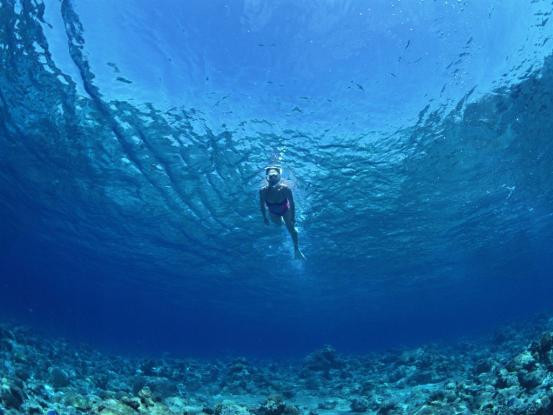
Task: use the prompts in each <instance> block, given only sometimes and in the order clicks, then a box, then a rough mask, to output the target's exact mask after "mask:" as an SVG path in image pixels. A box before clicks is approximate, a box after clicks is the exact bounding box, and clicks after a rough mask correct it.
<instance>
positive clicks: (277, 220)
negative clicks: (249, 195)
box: [269, 213, 282, 225]
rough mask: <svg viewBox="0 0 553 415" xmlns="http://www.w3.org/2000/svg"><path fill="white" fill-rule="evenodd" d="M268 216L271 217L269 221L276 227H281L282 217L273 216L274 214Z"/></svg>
mask: <svg viewBox="0 0 553 415" xmlns="http://www.w3.org/2000/svg"><path fill="white" fill-rule="evenodd" d="M269 216H270V217H271V220H272V221H273V223H274V224H276V225H282V216H279V215H275V214H274V213H269Z"/></svg>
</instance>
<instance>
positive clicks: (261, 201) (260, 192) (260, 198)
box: [259, 189, 267, 221]
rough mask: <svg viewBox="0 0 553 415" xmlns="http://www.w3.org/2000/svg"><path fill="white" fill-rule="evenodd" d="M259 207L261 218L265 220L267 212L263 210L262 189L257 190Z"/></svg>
mask: <svg viewBox="0 0 553 415" xmlns="http://www.w3.org/2000/svg"><path fill="white" fill-rule="evenodd" d="M259 209H261V214H262V215H263V220H264V221H267V213H266V212H265V198H264V197H263V189H261V190H259Z"/></svg>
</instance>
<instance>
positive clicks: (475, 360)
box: [0, 319, 553, 415]
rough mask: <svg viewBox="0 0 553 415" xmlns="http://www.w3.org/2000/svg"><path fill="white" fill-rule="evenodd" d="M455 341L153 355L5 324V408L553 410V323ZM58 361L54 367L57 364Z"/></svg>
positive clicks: (265, 414) (0, 405)
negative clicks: (361, 351) (102, 348)
mask: <svg viewBox="0 0 553 415" xmlns="http://www.w3.org/2000/svg"><path fill="white" fill-rule="evenodd" d="M502 332H503V333H509V335H508V336H506V337H505V338H504V339H502V340H501V342H498V341H497V334H494V335H492V336H490V337H489V338H486V339H476V340H473V341H471V342H468V341H464V342H460V343H456V344H449V345H448V344H442V345H425V346H421V347H418V348H413V349H406V350H402V351H390V352H382V353H371V354H369V355H366V356H348V355H342V354H338V353H337V352H336V351H335V350H334V349H333V348H331V347H329V346H327V347H324V348H323V349H321V350H318V351H315V352H313V353H311V354H310V355H308V356H307V357H306V358H305V359H303V360H290V361H286V362H282V361H279V362H276V361H275V362H272V361H263V360H247V359H245V358H234V359H228V360H199V359H179V358H168V357H166V358H160V359H155V360H152V359H151V358H148V359H140V358H132V359H131V358H125V357H120V356H110V355H104V354H102V353H100V352H98V351H96V350H93V349H91V348H90V347H86V346H82V345H71V344H69V343H66V342H62V341H59V340H55V339H48V338H44V337H40V336H38V335H37V334H36V333H33V332H31V331H30V330H28V329H26V328H24V327H19V326H17V327H16V326H8V325H4V326H1V327H0V344H2V347H1V348H0V360H1V361H2V362H4V363H3V368H4V374H3V377H2V379H1V382H0V414H2V415H16V414H17V415H19V414H37V415H42V414H48V415H56V414H57V415H63V414H68V415H79V414H94V415H131V414H132V415H137V414H148V415H165V414H166V415H175V414H178V415H182V414H186V415H192V414H197V415H300V414H301V415H303V414H305V415H330V414H339V413H359V414H377V415H397V414H418V415H423V414H451V413H458V414H490V415H491V414H518V415H523V414H525V415H526V414H530V415H547V414H551V413H553V319H552V320H546V319H540V320H536V321H534V322H531V323H527V324H525V325H522V326H520V327H516V328H513V327H511V328H509V327H505V328H503V329H502ZM53 362H55V365H53Z"/></svg>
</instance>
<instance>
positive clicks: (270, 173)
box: [259, 166, 305, 259]
mask: <svg viewBox="0 0 553 415" xmlns="http://www.w3.org/2000/svg"><path fill="white" fill-rule="evenodd" d="M281 173H282V169H281V168H280V167H278V166H269V167H266V168H265V175H266V176H267V185H266V186H263V187H262V188H261V189H260V190H259V207H260V209H261V214H262V215H263V221H264V222H265V225H268V224H269V220H268V219H267V212H266V211H265V206H266V207H267V209H268V210H269V216H270V217H271V220H272V221H273V223H275V224H277V225H281V224H282V221H283V220H284V223H285V224H286V228H287V229H288V232H289V233H290V236H291V237H292V242H293V243H294V257H295V258H296V259H305V257H304V256H303V254H302V253H301V251H300V248H299V244H298V231H297V230H296V227H295V226H294V225H295V222H296V205H295V203H294V196H293V195H292V189H290V188H289V187H288V186H286V184H284V183H281V181H280V175H281Z"/></svg>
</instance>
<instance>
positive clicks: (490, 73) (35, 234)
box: [0, 0, 553, 353]
mask: <svg viewBox="0 0 553 415" xmlns="http://www.w3.org/2000/svg"><path fill="white" fill-rule="evenodd" d="M552 10H553V6H552V5H551V2H549V1H540V0H533V1H531V2H519V1H494V0H493V1H492V0H490V1H482V2H472V1H441V0H436V1H423V0H419V1H411V2H405V1H392V0H386V1H384V0H380V1H370V2H369V1H341V2H331V1H328V2H315V1H302V2H294V1H287V0H283V1H279V2H273V1H268V0H267V1H266V0H241V1H240V0H231V1H226V2H225V1H212V2H201V1H189V2H177V1H170V0H164V1H156V2H150V1H146V0H138V1H136V0H133V1H130V0H121V1H117V2H113V1H108V0H98V1H94V2H92V1H85V0H72V1H70V0H63V1H57V0H45V1H43V2H42V1H31V0H21V1H14V0H4V1H2V2H0V215H1V218H2V220H1V222H0V248H1V250H2V252H1V253H0V259H1V264H0V272H1V275H2V283H3V285H2V287H3V288H2V290H1V292H0V298H1V299H2V302H3V304H4V306H3V308H2V311H3V313H4V314H5V315H6V316H11V317H13V316H16V318H23V319H26V320H31V321H34V322H36V323H37V324H40V325H43V326H46V327H51V328H54V329H55V330H58V331H59V330H62V331H63V332H64V333H65V334H67V335H77V336H81V335H84V336H85V337H87V338H93V339H102V340H107V339H109V341H114V342H115V343H120V344H124V343H126V342H130V343H133V344H136V343H140V344H147V345H150V346H151V345H155V347H158V348H161V349H172V348H177V349H179V350H183V348H186V347H188V348H190V350H192V349H193V350H194V351H196V352H199V351H200V352H205V351H206V350H217V351H220V350H241V351H251V352H253V351H255V352H259V353H263V351H273V352H274V351H276V350H278V351H281V352H282V351H284V350H289V351H296V350H300V351H301V350H304V349H306V348H308V347H313V346H317V345H320V344H322V343H325V342H331V343H333V344H337V345H338V346H339V347H343V348H349V349H355V350H359V349H366V348H369V349H370V348H372V347H376V346H379V345H389V344H396V343H398V342H409V341H418V340H420V339H423V338H439V337H441V336H444V335H446V336H447V335H452V334H459V333H461V334H463V333H469V332H472V331H474V330H476V329H479V328H486V327H490V326H491V325H493V324H495V322H497V321H498V320H504V319H511V318H518V317H521V316H525V315H527V314H529V313H533V312H535V311H538V310H543V309H551V302H550V298H549V295H548V294H547V293H548V292H549V290H550V289H551V288H553V286H552V285H553V284H551V282H550V277H551V269H552V268H551V267H552V265H553V264H552V262H551V254H552V253H553V252H552V249H551V237H552V236H553V208H552V201H553V193H552V191H553V185H552V180H551V174H552V172H553V147H552V145H553V144H552V143H553V134H552V131H553V118H552V117H551V115H552V109H553V61H552V58H551V52H552V51H551V48H552V45H553V43H551V42H553V40H552V39H551V35H552V34H553V26H552V24H551V22H550V15H551V11H552ZM271 163H278V164H280V165H282V166H283V169H284V171H283V176H284V178H285V179H286V180H287V181H288V183H289V184H290V186H291V187H292V188H293V191H294V194H295V198H296V203H297V209H298V212H297V227H298V230H299V232H300V243H301V246H302V250H303V251H304V253H305V255H306V257H307V261H304V262H301V261H300V262H298V261H294V260H293V256H292V245H291V242H290V241H289V237H288V235H287V234H286V232H285V230H284V229H278V228H276V227H265V226H264V225H263V221H262V217H261V215H260V213H259V208H258V199H257V191H258V188H259V187H260V186H262V185H263V183H264V174H263V168H264V167H265V166H266V165H268V164H271Z"/></svg>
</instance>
